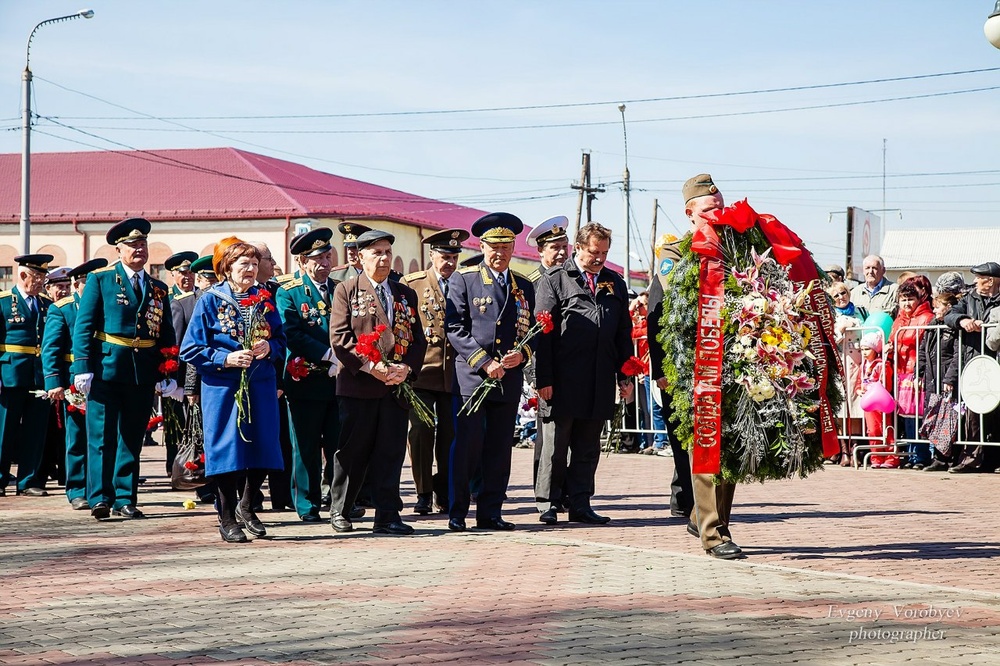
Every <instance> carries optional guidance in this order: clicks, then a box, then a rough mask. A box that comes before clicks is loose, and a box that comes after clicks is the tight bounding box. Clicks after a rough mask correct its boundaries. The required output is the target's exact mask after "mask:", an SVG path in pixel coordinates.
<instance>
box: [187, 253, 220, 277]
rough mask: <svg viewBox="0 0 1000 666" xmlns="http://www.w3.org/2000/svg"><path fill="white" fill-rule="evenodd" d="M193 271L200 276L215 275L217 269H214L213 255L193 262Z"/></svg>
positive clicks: (207, 255)
mask: <svg viewBox="0 0 1000 666" xmlns="http://www.w3.org/2000/svg"><path fill="white" fill-rule="evenodd" d="M191 270H192V271H194V272H195V273H197V274H199V275H204V274H207V275H210V276H214V275H215V269H214V268H212V255H210V254H206V255H205V256H204V257H198V258H197V259H195V260H194V261H192V262H191Z"/></svg>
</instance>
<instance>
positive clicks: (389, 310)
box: [330, 230, 427, 535]
mask: <svg viewBox="0 0 1000 666" xmlns="http://www.w3.org/2000/svg"><path fill="white" fill-rule="evenodd" d="M394 240H395V237H394V236H393V235H392V234H390V233H386V232H384V231H377V230H371V231H367V232H365V233H363V234H361V235H360V236H359V237H358V250H359V251H360V255H361V265H362V268H363V271H364V272H363V273H362V274H361V275H358V276H356V277H354V278H352V279H350V280H348V281H347V282H342V283H340V284H338V285H337V287H336V289H335V290H334V292H333V305H332V307H331V315H330V347H331V348H332V349H333V351H334V353H335V354H336V356H337V359H338V360H339V361H340V367H339V370H338V371H337V399H338V402H339V407H340V441H339V447H338V450H337V452H336V454H335V455H334V464H333V488H332V503H331V505H330V524H331V526H332V527H333V529H334V530H335V531H337V532H350V531H351V530H353V529H354V525H353V524H352V523H351V520H350V514H351V509H352V507H353V506H354V503H355V500H356V499H357V497H358V492H359V491H360V489H361V484H362V482H363V480H364V479H365V477H366V476H367V479H368V481H369V482H370V483H371V487H372V504H373V505H374V507H375V525H374V527H373V531H374V532H375V534H398V535H405V534H412V533H413V528H412V527H410V526H409V525H407V524H406V523H404V522H402V520H401V519H400V516H399V512H400V510H402V508H403V501H402V499H400V496H399V477H400V473H401V472H402V469H403V459H404V458H405V457H406V428H407V425H408V423H409V419H408V417H409V405H405V404H404V403H403V402H402V401H401V400H400V399H399V397H398V396H397V395H396V390H397V389H396V386H397V385H398V384H401V383H402V382H404V381H407V380H409V379H412V378H413V377H415V376H416V375H417V374H419V373H420V368H421V366H422V365H423V362H424V352H425V349H426V347H427V341H426V339H425V338H424V331H423V329H422V328H421V327H420V324H419V319H418V318H417V295H416V293H415V292H414V291H413V290H412V289H410V288H409V287H407V286H406V285H402V284H399V283H398V282H393V281H392V280H390V279H389V270H390V267H391V266H392V243H393V241H394ZM380 324H381V325H382V326H385V329H384V330H383V332H382V334H381V336H380V337H379V338H378V347H379V349H380V350H381V354H382V360H381V361H379V362H377V363H374V362H372V361H371V360H369V357H365V356H362V354H361V353H360V351H358V350H357V345H358V341H359V339H360V336H362V335H365V334H369V333H372V332H373V331H375V330H376V329H377V327H378V326H379V325H380Z"/></svg>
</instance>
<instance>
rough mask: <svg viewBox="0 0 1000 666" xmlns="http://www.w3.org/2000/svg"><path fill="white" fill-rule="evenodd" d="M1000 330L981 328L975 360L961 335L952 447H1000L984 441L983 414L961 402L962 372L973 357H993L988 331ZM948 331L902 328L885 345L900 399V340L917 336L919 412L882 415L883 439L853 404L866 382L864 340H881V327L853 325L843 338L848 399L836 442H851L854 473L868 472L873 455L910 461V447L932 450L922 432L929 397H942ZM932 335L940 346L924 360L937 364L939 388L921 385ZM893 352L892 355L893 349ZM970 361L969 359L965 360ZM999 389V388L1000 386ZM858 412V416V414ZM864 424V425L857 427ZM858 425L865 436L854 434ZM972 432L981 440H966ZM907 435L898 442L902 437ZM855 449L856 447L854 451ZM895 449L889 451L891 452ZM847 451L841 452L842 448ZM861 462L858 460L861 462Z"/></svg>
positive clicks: (989, 325) (884, 359)
mask: <svg viewBox="0 0 1000 666" xmlns="http://www.w3.org/2000/svg"><path fill="white" fill-rule="evenodd" d="M997 326H1000V324H992V323H984V324H983V327H982V332H981V335H980V343H979V349H978V353H976V354H974V355H968V354H967V351H966V348H965V345H964V344H962V339H963V336H962V335H959V343H958V350H957V355H956V363H957V365H956V369H957V373H956V374H957V380H956V382H957V386H956V394H955V395H954V396H953V399H954V401H955V404H956V406H958V437H957V439H956V441H955V442H954V444H953V446H1000V442H992V441H988V440H987V439H986V437H987V434H988V433H987V428H986V423H985V415H984V414H975V413H973V412H971V411H967V410H965V409H964V408H963V405H964V402H963V401H962V396H963V395H964V394H963V390H962V389H963V386H962V371H963V370H964V369H965V367H966V364H967V362H968V361H969V360H971V359H972V358H976V357H977V356H981V355H984V354H985V355H988V356H991V357H992V356H994V354H993V353H992V352H990V351H989V350H988V348H987V346H986V337H987V332H988V331H989V329H992V328H995V327H997ZM946 329H948V327H947V326H945V325H942V324H935V325H926V326H902V327H899V328H898V329H897V330H896V331H894V332H893V338H892V339H891V340H890V342H891V343H892V344H891V345H886V344H884V345H883V349H882V353H881V354H880V358H881V361H882V363H883V366H885V365H886V364H888V363H889V362H890V361H891V366H890V367H891V368H892V369H893V381H892V388H893V390H892V394H893V395H894V396H896V397H899V396H900V388H901V387H900V383H901V382H900V377H901V374H902V373H900V372H897V371H896V370H897V369H898V368H899V365H900V363H899V361H900V360H901V359H900V355H899V344H898V340H899V338H900V337H901V336H902V335H904V334H905V333H906V332H908V331H914V333H915V338H916V340H917V342H916V344H915V350H916V351H915V354H916V363H915V365H914V368H913V377H912V382H913V385H914V386H915V387H917V388H915V389H914V391H915V397H916V409H915V410H914V411H915V413H914V414H912V415H910V414H900V413H899V410H898V409H896V410H893V412H892V414H882V415H881V423H880V425H881V431H882V432H881V434H875V433H869V432H868V429H869V426H868V422H867V420H866V419H865V418H864V412H862V411H861V410H860V408H859V407H858V406H857V405H856V404H854V406H853V408H852V403H855V400H854V399H852V398H851V396H857V395H858V390H859V389H860V387H861V381H862V379H863V378H861V377H860V339H861V337H862V335H864V334H865V333H871V332H878V333H879V334H882V335H883V339H884V332H883V331H882V329H881V328H872V327H865V326H863V325H862V326H855V327H848V328H846V329H844V339H843V341H842V342H841V343H840V344H841V349H840V353H841V360H842V362H843V367H844V368H845V377H844V389H845V391H844V394H845V400H844V404H845V408H844V409H842V412H841V414H840V415H839V418H838V424H839V426H840V427H839V428H838V439H839V440H841V441H842V442H844V441H846V442H848V443H849V446H848V448H849V449H850V450H851V464H852V466H853V467H855V468H867V467H868V466H869V464H870V461H871V457H872V456H873V455H875V456H898V457H907V456H910V455H911V454H912V453H913V451H912V450H911V445H923V446H927V447H928V449H929V447H930V446H931V443H930V440H928V439H926V438H922V437H920V436H919V433H920V431H921V426H922V425H923V422H924V414H923V409H924V403H925V401H926V400H925V396H926V395H927V394H929V393H941V392H942V390H943V389H942V385H941V383H942V382H941V380H942V372H943V370H944V369H943V368H942V367H941V345H940V331H943V330H946ZM929 331H938V332H939V334H938V337H937V339H938V345H937V346H936V348H935V349H934V358H933V359H924V361H925V363H926V362H928V361H929V362H932V363H933V364H934V368H935V372H934V377H935V379H936V385H935V386H933V387H931V386H923V384H924V382H923V377H922V376H921V375H922V373H921V363H920V361H921V356H922V355H925V354H924V349H923V339H924V336H925V335H926V334H927V333H928V332H929ZM890 349H891V353H890V351H889V350H890ZM966 356H968V358H966ZM854 365H856V366H857V373H858V377H857V382H856V383H855V382H854V381H852V366H854ZM998 388H1000V387H998ZM855 410H857V413H855ZM970 418H975V419H978V421H979V423H978V426H979V427H978V428H968V427H967V421H968V419H970ZM907 419H912V425H913V427H912V431H911V432H912V435H911V434H908V433H907V431H910V428H909V427H908V425H909V424H907V423H906V420H907ZM858 420H860V423H859V422H858ZM859 426H860V428H861V432H859V433H855V432H853V431H854V430H857V429H858V427H859ZM969 430H973V431H975V432H978V433H979V436H978V438H977V439H966V438H965V437H964V436H963V435H965V434H966V433H967V432H968V431H969ZM900 434H903V435H904V436H902V437H900V436H899V435H900ZM851 445H853V446H851ZM890 447H891V448H890ZM842 448H843V447H842ZM859 458H860V459H859Z"/></svg>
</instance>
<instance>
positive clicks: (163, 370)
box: [159, 347, 183, 434]
mask: <svg viewBox="0 0 1000 666" xmlns="http://www.w3.org/2000/svg"><path fill="white" fill-rule="evenodd" d="M180 353H181V349H180V347H162V348H161V349H160V354H161V355H162V356H163V362H162V363H160V367H159V371H160V375H162V377H163V379H171V378H172V377H173V375H175V374H176V373H177V371H178V370H180V368H181V364H180V361H178V360H177V357H178V356H179V355H180ZM181 381H183V379H181ZM164 400H166V398H161V399H160V401H161V402H162V401H164ZM163 414H164V417H165V422H164V424H163V430H164V434H166V431H168V430H169V431H170V432H171V433H177V434H180V432H181V423H180V421H178V420H177V413H176V412H174V410H172V409H164V410H163Z"/></svg>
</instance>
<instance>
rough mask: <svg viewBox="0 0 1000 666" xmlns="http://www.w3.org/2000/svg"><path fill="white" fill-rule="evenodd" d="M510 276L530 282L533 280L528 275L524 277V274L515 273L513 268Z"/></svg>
mask: <svg viewBox="0 0 1000 666" xmlns="http://www.w3.org/2000/svg"><path fill="white" fill-rule="evenodd" d="M510 274H511V275H513V276H514V277H516V278H521V279H522V280H530V279H531V278H529V277H528V276H526V275H523V274H522V273H518V272H517V271H515V270H514V269H513V268H512V269H510Z"/></svg>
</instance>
